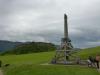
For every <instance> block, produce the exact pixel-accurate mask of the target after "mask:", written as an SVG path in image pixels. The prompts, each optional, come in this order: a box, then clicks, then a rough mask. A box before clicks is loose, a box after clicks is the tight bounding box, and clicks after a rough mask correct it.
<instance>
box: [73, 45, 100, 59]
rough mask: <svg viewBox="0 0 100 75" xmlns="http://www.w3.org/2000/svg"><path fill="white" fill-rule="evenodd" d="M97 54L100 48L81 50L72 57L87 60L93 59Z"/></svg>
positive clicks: (99, 52)
mask: <svg viewBox="0 0 100 75" xmlns="http://www.w3.org/2000/svg"><path fill="white" fill-rule="evenodd" d="M97 54H100V46H98V47H93V48H87V49H83V50H81V51H79V52H77V53H75V54H74V55H75V56H79V57H81V58H82V59H87V58H88V57H89V56H93V57H95V56H96V55H97Z"/></svg>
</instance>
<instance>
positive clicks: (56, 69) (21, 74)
mask: <svg viewBox="0 0 100 75" xmlns="http://www.w3.org/2000/svg"><path fill="white" fill-rule="evenodd" d="M53 56H54V52H42V53H33V54H23V55H9V56H8V55H7V56H0V60H2V61H3V64H6V63H9V64H10V66H8V67H3V70H4V71H3V72H4V74H5V75H80V74H81V75H88V74H90V75H100V74H99V73H98V72H97V71H96V69H94V68H88V67H82V66H77V65H76V66H67V65H66V66H65V65H41V64H44V63H48V62H50V61H51V59H52V57H53Z"/></svg>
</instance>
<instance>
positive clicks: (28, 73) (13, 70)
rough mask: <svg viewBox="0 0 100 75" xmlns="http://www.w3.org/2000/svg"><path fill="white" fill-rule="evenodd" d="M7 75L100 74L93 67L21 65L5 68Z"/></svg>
mask: <svg viewBox="0 0 100 75" xmlns="http://www.w3.org/2000/svg"><path fill="white" fill-rule="evenodd" d="M5 71H6V72H5V75H88V74H89V75H99V73H98V72H97V71H96V70H95V69H92V68H85V67H80V66H64V65H44V66H43V65H21V66H10V67H8V68H6V69H5Z"/></svg>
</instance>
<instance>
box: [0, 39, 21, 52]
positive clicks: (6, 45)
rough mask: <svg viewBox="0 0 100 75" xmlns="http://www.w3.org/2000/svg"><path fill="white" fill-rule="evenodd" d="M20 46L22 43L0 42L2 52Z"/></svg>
mask: <svg viewBox="0 0 100 75" xmlns="http://www.w3.org/2000/svg"><path fill="white" fill-rule="evenodd" d="M20 44H22V43H21V42H11V41H5V40H0V52H2V51H6V50H8V49H12V48H14V47H16V46H18V45H20Z"/></svg>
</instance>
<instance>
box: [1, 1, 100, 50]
mask: <svg viewBox="0 0 100 75" xmlns="http://www.w3.org/2000/svg"><path fill="white" fill-rule="evenodd" d="M99 4H100V0H83V1H82V0H75V1H73V0H59V1H58V0H43V1H42V0H9V1H8V0H0V9H1V10H0V40H11V41H46V42H53V43H56V44H60V40H61V38H62V37H63V24H64V23H63V14H64V13H67V14H68V24H69V37H70V38H71V39H72V43H73V45H74V46H75V47H81V48H84V47H92V46H97V45H100V39H99V38H100V36H99V35H100V26H99V24H100V21H99V20H100V9H99V7H100V5H99Z"/></svg>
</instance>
